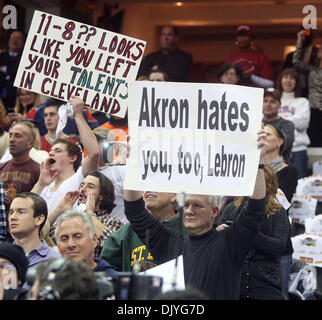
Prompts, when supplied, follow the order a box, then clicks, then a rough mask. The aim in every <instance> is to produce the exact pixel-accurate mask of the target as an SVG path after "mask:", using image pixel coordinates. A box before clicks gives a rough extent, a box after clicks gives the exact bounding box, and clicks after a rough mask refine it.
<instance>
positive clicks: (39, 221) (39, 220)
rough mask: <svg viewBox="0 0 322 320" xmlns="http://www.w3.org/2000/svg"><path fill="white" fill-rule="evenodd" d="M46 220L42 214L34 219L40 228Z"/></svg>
mask: <svg viewBox="0 0 322 320" xmlns="http://www.w3.org/2000/svg"><path fill="white" fill-rule="evenodd" d="M45 220H46V217H45V215H44V214H40V215H39V216H37V217H36V225H37V226H41V224H42V223H43V222H44V221H45Z"/></svg>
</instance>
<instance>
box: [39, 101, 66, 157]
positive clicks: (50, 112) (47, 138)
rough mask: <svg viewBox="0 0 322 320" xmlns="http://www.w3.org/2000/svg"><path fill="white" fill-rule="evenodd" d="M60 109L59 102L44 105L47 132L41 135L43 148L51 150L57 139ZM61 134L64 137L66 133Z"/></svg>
mask: <svg viewBox="0 0 322 320" xmlns="http://www.w3.org/2000/svg"><path fill="white" fill-rule="evenodd" d="M58 109H59V105H58V104H50V105H48V106H46V107H44V120H45V126H46V129H47V133H46V134H44V135H43V136H41V137H40V143H41V150H45V151H47V152H49V151H50V149H51V147H52V145H53V144H54V142H55V141H56V129H57V126H58V121H59V114H58ZM61 134H62V136H60V138H63V136H64V134H63V133H61Z"/></svg>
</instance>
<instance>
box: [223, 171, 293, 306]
mask: <svg viewBox="0 0 322 320" xmlns="http://www.w3.org/2000/svg"><path fill="white" fill-rule="evenodd" d="M264 173H265V182H266V217H265V219H264V220H263V223H262V226H261V230H260V232H259V234H258V235H257V237H256V239H255V241H254V245H253V247H252V248H251V249H250V251H249V253H248V255H247V258H246V260H245V264H244V266H243V269H242V274H241V284H240V299H241V300H244V299H251V300H284V296H283V294H282V292H281V285H282V283H281V277H280V266H279V264H280V259H281V256H282V255H283V253H284V251H285V248H286V243H287V239H288V236H289V222H288V218H287V215H286V211H285V209H284V208H283V207H282V206H281V205H280V204H279V203H278V202H277V200H276V199H275V196H276V192H277V188H278V181H277V177H276V175H275V173H274V171H273V169H272V168H271V167H270V166H269V165H265V169H264ZM246 204H247V200H246V198H236V199H235V200H234V201H233V202H232V203H230V204H229V205H227V206H226V207H225V209H224V210H223V212H222V214H221V216H220V219H219V225H220V224H224V225H222V226H221V228H222V227H223V226H225V225H226V226H228V224H229V223H234V221H235V220H236V219H238V217H239V214H240V212H241V210H242V208H243V207H244V206H245V205H246ZM218 228H220V226H219V227H218Z"/></svg>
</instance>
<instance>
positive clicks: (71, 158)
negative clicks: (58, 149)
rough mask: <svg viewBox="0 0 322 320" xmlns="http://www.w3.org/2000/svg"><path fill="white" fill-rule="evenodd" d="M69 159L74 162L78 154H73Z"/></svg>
mask: <svg viewBox="0 0 322 320" xmlns="http://www.w3.org/2000/svg"><path fill="white" fill-rule="evenodd" d="M69 159H70V162H71V163H74V162H75V161H76V160H77V155H76V154H74V155H73V156H70V157H69Z"/></svg>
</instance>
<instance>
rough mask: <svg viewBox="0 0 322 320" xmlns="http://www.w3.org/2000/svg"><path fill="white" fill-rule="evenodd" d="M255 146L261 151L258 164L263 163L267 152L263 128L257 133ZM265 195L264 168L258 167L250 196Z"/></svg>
mask: <svg viewBox="0 0 322 320" xmlns="http://www.w3.org/2000/svg"><path fill="white" fill-rule="evenodd" d="M257 147H258V149H260V151H261V153H260V158H259V164H260V165H263V164H264V156H265V154H266V152H267V134H266V132H265V131H264V130H263V128H262V129H261V130H260V131H259V132H258V133H257ZM265 196H266V184H265V177H264V170H263V168H262V169H260V168H258V171H257V177H256V182H255V188H254V192H253V195H252V196H251V197H250V198H251V199H262V198H265Z"/></svg>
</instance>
